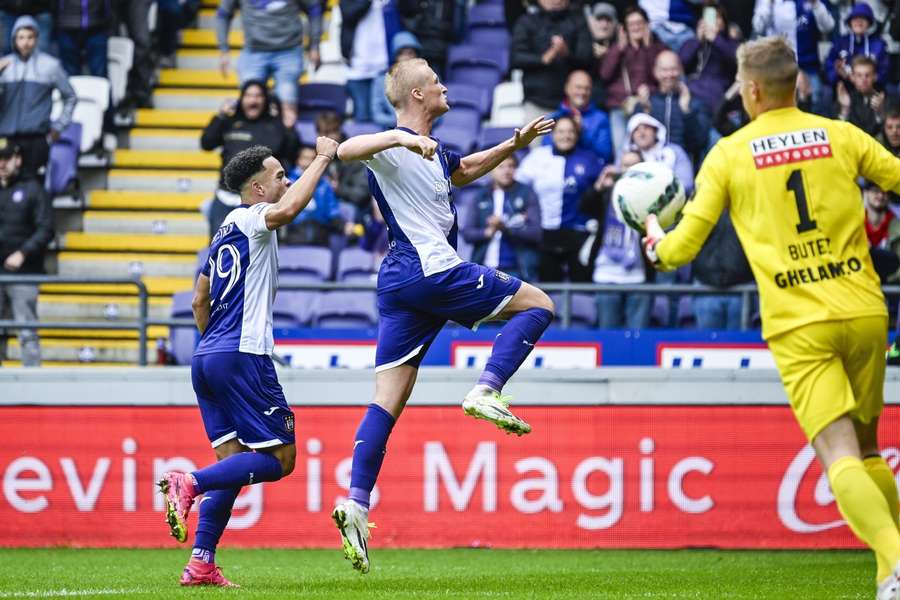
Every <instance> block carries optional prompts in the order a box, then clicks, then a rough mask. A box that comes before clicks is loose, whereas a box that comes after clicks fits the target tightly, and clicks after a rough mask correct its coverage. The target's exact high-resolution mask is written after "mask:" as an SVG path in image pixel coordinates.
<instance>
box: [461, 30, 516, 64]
mask: <svg viewBox="0 0 900 600" xmlns="http://www.w3.org/2000/svg"><path fill="white" fill-rule="evenodd" d="M511 42H512V38H511V36H510V35H509V31H508V30H507V29H506V26H503V27H470V28H469V31H468V34H467V35H466V43H467V44H471V45H473V46H479V47H481V48H484V49H486V50H489V51H490V52H491V53H492V54H493V53H496V56H497V57H498V58H500V60H501V61H503V62H502V63H501V64H505V65H506V66H507V67H508V66H509V47H510V43H511Z"/></svg>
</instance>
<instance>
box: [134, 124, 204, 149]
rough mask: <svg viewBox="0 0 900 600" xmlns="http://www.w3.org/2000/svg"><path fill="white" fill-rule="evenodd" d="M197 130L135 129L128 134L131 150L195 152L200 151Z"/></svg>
mask: <svg viewBox="0 0 900 600" xmlns="http://www.w3.org/2000/svg"><path fill="white" fill-rule="evenodd" d="M200 134H201V130H199V129H153V128H140V127H139V128H135V129H132V130H131V131H129V132H128V145H129V146H130V147H131V149H132V150H168V151H170V152H172V151H176V152H197V151H199V150H200Z"/></svg>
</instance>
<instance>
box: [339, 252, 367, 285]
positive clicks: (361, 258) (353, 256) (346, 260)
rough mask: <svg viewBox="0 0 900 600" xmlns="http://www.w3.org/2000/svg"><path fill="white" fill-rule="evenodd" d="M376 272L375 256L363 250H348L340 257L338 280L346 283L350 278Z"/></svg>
mask: <svg viewBox="0 0 900 600" xmlns="http://www.w3.org/2000/svg"><path fill="white" fill-rule="evenodd" d="M374 272H375V256H374V255H373V254H372V253H371V252H369V251H367V250H363V249H362V248H346V249H344V251H343V252H341V253H340V254H339V255H338V268H337V280H338V281H346V280H347V277H348V276H355V275H358V274H364V275H366V276H369V275H371V274H372V273H374Z"/></svg>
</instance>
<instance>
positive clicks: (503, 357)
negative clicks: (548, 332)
mask: <svg viewBox="0 0 900 600" xmlns="http://www.w3.org/2000/svg"><path fill="white" fill-rule="evenodd" d="M552 321H553V313H552V312H550V311H549V310H547V309H546V308H529V309H528V310H523V311H522V312H520V313H518V314H515V315H513V317H512V318H511V319H510V320H509V321H507V322H506V325H504V326H503V329H501V330H500V333H499V334H498V335H497V338H496V339H495V340H494V349H493V350H492V351H491V357H490V358H489V359H488V362H487V365H485V367H484V371H483V372H482V373H481V377H479V378H478V383H479V384H481V385H486V386H488V387H490V388H492V389H495V390H497V391H498V392H499V391H501V390H502V389H503V386H504V385H506V382H507V381H509V378H510V377H512V376H513V373H515V372H516V371H517V370H518V369H519V367H520V366H521V365H522V363H523V362H524V361H525V358H526V357H527V356H528V355H529V354H530V353H531V351H532V350H533V349H534V345H535V344H536V343H537V341H538V340H539V339H540V338H541V335H543V333H544V330H545V329H547V327H548V326H549V325H550V323H551V322H552Z"/></svg>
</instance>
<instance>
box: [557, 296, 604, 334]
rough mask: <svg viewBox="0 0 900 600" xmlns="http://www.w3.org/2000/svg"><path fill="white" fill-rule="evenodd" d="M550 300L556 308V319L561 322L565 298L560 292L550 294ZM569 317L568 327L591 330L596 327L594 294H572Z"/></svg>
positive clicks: (595, 300)
mask: <svg viewBox="0 0 900 600" xmlns="http://www.w3.org/2000/svg"><path fill="white" fill-rule="evenodd" d="M550 299H551V300H553V304H554V305H555V306H556V318H557V319H559V320H562V313H563V310H565V307H564V302H565V296H564V295H563V293H562V292H556V293H554V294H550ZM571 309H572V310H571V313H570V315H569V319H570V320H569V326H570V327H578V328H592V327H596V325H597V299H596V297H595V296H594V294H584V293H577V292H576V293H573V294H572V307H571Z"/></svg>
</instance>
